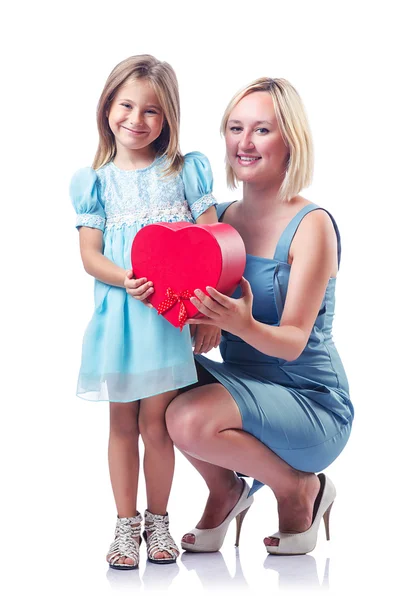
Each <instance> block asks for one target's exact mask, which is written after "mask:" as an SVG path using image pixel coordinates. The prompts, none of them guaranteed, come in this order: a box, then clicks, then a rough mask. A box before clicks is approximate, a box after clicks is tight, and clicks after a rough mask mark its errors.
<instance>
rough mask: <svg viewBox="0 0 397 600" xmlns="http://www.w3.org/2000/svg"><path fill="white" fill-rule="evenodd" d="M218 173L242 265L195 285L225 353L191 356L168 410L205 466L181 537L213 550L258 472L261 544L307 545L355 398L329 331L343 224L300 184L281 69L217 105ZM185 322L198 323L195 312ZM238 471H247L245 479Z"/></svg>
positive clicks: (307, 142)
mask: <svg viewBox="0 0 397 600" xmlns="http://www.w3.org/2000/svg"><path fill="white" fill-rule="evenodd" d="M222 132H223V134H224V136H225V140H226V157H227V177H228V182H229V184H230V185H231V186H232V187H233V186H234V185H235V184H236V181H241V182H242V184H243V198H242V200H240V201H235V202H228V203H226V204H221V205H219V207H218V217H219V219H220V220H222V221H223V222H224V223H229V224H230V225H232V226H233V227H235V228H236V229H237V231H238V232H239V233H240V235H241V236H242V238H243V240H244V242H245V246H246V250H247V265H246V270H245V273H244V278H243V279H242V281H241V289H240V290H239V291H237V292H236V294H235V295H234V297H233V298H227V297H226V296H224V295H222V294H220V293H219V292H217V291H216V290H214V289H213V288H207V291H208V292H209V294H210V296H209V297H207V296H206V295H204V294H203V292H202V290H196V291H195V298H192V302H193V304H195V306H196V307H197V308H198V309H199V310H200V311H201V312H202V313H203V314H204V315H205V318H204V319H203V321H200V323H202V322H204V323H207V324H212V325H216V326H218V327H220V328H221V329H222V333H223V337H222V341H221V345H220V348H221V354H222V357H223V362H221V363H219V362H214V361H211V360H209V359H208V358H206V357H201V356H199V357H197V361H198V363H199V366H200V370H199V384H198V386H193V388H191V389H189V390H187V391H185V392H184V393H182V394H180V395H179V396H178V397H177V398H176V399H175V400H174V401H173V402H172V404H171V405H170V406H169V408H168V410H167V414H166V417H167V427H168V431H169V433H170V435H171V438H172V439H173V441H174V443H175V445H176V446H177V447H178V448H179V449H180V450H181V451H182V452H183V453H184V454H185V455H186V457H187V458H188V460H189V461H190V462H191V463H192V464H193V466H194V467H195V468H196V469H197V470H198V471H199V472H200V473H201V475H202V476H203V478H204V480H205V482H206V484H207V486H208V488H209V498H208V502H207V505H206V507H205V510H204V514H203V516H202V517H201V520H200V521H199V523H198V524H197V526H196V527H195V528H194V529H193V530H192V531H190V532H189V533H188V534H186V535H185V536H184V537H183V540H182V547H183V548H184V549H186V550H190V551H193V552H209V551H216V550H219V548H220V547H221V545H222V543H223V539H224V537H225V534H226V531H227V528H228V525H229V523H230V522H231V520H233V519H234V518H236V521H237V540H236V544H237V545H238V540H239V534H240V528H241V523H242V521H243V518H244V517H245V515H246V513H247V511H248V509H249V507H250V505H251V504H252V501H253V496H252V494H253V492H254V491H255V490H256V489H258V488H259V487H260V486H261V485H262V484H266V485H268V486H269V487H270V488H271V489H272V490H273V492H274V494H275V496H276V499H277V503H278V514H279V531H278V532H277V533H276V534H274V535H272V536H269V537H266V538H265V540H264V541H265V545H266V548H267V551H268V552H269V553H271V554H305V553H306V552H310V551H312V550H313V548H314V547H315V545H316V539H317V531H318V527H319V524H320V521H321V518H324V522H325V525H326V531H327V535H328V536H329V515H330V510H331V506H332V503H333V501H334V499H335V495H336V492H335V488H334V486H333V484H332V482H331V481H330V479H329V478H328V477H327V476H326V475H324V474H323V473H320V474H319V475H318V476H317V475H316V473H317V472H319V471H322V470H323V469H325V468H326V467H328V465H329V464H330V463H331V462H332V461H333V460H335V458H336V457H337V456H338V455H339V454H340V452H341V451H342V449H343V448H344V446H345V444H346V442H347V440H348V438H349V435H350V431H351V425H352V420H353V407H352V404H351V402H350V398H349V389H348V382H347V379H346V375H345V371H344V369H343V366H342V363H341V361H340V358H339V356H338V353H337V351H336V348H335V345H334V342H333V339H332V333H331V330H332V320H333V314H334V298H335V281H336V279H335V278H336V275H337V271H338V267H339V260H340V237H339V232H338V228H337V226H336V223H335V221H334V219H333V218H332V217H331V215H330V214H329V213H328V212H327V211H326V210H324V209H320V207H319V206H317V205H315V204H313V203H312V202H310V201H308V200H306V199H305V198H304V197H302V196H301V195H300V191H301V190H302V189H303V188H305V187H307V186H308V185H309V183H310V180H311V174H312V142H311V136H310V132H309V127H308V123H307V120H306V116H305V111H304V108H303V105H302V102H301V99H300V97H299V96H298V94H297V92H296V90H295V89H294V88H293V86H292V85H291V84H290V83H289V82H288V81H286V80H284V79H269V78H262V79H258V80H257V81H255V82H253V83H252V84H251V85H249V86H247V87H246V88H245V89H243V90H242V91H241V92H239V93H238V94H236V96H235V97H234V98H233V99H232V101H231V102H230V104H229V106H228V107H227V109H226V112H225V115H224V118H223V121H222ZM191 323H197V321H196V320H192V321H191ZM235 472H237V473H244V474H245V475H248V476H251V477H253V478H254V480H255V481H254V485H253V487H252V489H251V490H249V488H248V485H247V484H246V483H245V482H244V481H243V480H241V479H240V478H239V477H237V475H236V474H235Z"/></svg>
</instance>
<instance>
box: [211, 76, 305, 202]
mask: <svg viewBox="0 0 397 600" xmlns="http://www.w3.org/2000/svg"><path fill="white" fill-rule="evenodd" d="M254 92H268V93H269V94H270V96H271V97H272V99H273V104H274V111H275V113H276V117H277V122H278V125H279V128H280V132H281V135H282V137H283V140H284V142H285V144H286V145H287V147H288V150H289V156H288V162H287V165H286V170H285V175H284V180H283V183H282V184H281V187H280V190H279V198H280V199H281V200H287V201H288V200H291V198H293V197H294V196H296V195H297V194H299V192H300V191H301V190H302V189H303V188H306V187H308V186H309V185H310V183H311V180H312V175H313V142H312V137H311V133H310V128H309V123H308V120H307V116H306V112H305V108H304V106H303V102H302V100H301V98H300V96H299V94H298V92H297V91H296V89H295V88H294V87H293V86H292V85H291V84H290V83H289V81H287V80H286V79H270V78H269V77H261V78H260V79H256V80H255V81H253V82H252V83H250V85H248V86H247V87H245V88H244V89H242V90H240V91H239V92H237V94H236V95H235V96H233V98H232V99H231V101H230V102H229V104H228V106H227V108H226V110H225V113H224V115H223V118H222V124H221V133H222V134H223V135H225V134H226V128H227V122H228V120H229V117H230V113H231V112H232V110H233V109H234V107H235V106H236V104H238V102H240V100H242V99H243V98H245V96H248V95H249V94H253V93H254ZM226 176H227V184H228V187H230V188H232V189H233V188H236V187H237V181H238V180H237V177H236V175H235V173H234V171H233V169H232V167H231V166H230V164H229V162H228V161H227V160H226Z"/></svg>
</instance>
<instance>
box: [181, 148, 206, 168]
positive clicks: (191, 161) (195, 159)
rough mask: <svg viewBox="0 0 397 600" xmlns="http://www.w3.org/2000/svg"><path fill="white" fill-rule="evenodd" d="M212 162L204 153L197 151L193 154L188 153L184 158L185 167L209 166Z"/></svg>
mask: <svg viewBox="0 0 397 600" xmlns="http://www.w3.org/2000/svg"><path fill="white" fill-rule="evenodd" d="M209 164H210V161H209V160H208V158H207V157H206V156H205V154H203V153H202V152H198V151H197V150H195V151H193V152H188V153H187V154H185V155H184V157H183V166H184V167H185V166H186V165H187V166H198V167H200V166H207V165H208V166H209Z"/></svg>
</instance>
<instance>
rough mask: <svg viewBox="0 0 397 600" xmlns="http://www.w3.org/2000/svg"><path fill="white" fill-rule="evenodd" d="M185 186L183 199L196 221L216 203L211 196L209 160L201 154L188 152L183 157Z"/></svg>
mask: <svg viewBox="0 0 397 600" xmlns="http://www.w3.org/2000/svg"><path fill="white" fill-rule="evenodd" d="M182 180H183V185H184V186H185V198H186V200H187V202H188V204H189V207H190V210H191V213H192V215H193V218H194V219H197V217H199V216H200V215H202V214H203V212H205V211H206V210H207V208H209V207H210V206H215V205H216V204H217V201H216V200H215V198H214V196H213V195H212V186H213V177H212V171H211V165H210V163H209V160H208V158H207V157H206V156H204V154H201V152H189V154H186V155H185V162H184V165H183V169H182Z"/></svg>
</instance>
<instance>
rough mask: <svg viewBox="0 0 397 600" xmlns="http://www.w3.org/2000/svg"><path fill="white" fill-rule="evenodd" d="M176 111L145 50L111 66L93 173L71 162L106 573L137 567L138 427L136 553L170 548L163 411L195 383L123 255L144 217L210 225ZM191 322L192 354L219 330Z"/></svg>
mask: <svg viewBox="0 0 397 600" xmlns="http://www.w3.org/2000/svg"><path fill="white" fill-rule="evenodd" d="M179 113H180V109H179V93H178V85H177V80H176V76H175V73H174V71H173V69H172V68H171V67H170V65H169V64H167V63H165V62H160V61H158V60H156V59H155V58H154V57H153V56H149V55H142V56H134V57H131V58H127V59H126V60H124V61H122V62H121V63H120V64H118V65H117V66H116V67H115V68H114V69H113V71H112V72H111V74H110V75H109V78H108V80H107V82H106V84H105V87H104V90H103V92H102V95H101V97H100V100H99V104H98V110H97V123H98V130H99V146H98V150H97V153H96V156H95V159H94V164H93V168H92V169H91V168H85V169H81V170H80V171H78V172H77V173H76V174H75V175H74V177H73V179H72V182H71V197H72V201H73V204H74V207H75V209H76V212H77V227H78V229H79V235H80V249H81V257H82V261H83V264H84V268H85V270H86V271H87V272H88V273H89V274H90V275H92V276H93V277H95V312H94V316H93V318H92V320H91V322H90V323H89V325H88V328H87V330H86V333H85V336H84V342H83V353H82V364H81V369H80V374H79V380H78V387H77V395H78V396H80V397H81V398H85V399H87V400H108V401H110V437H109V469H110V478H111V482H112V488H113V493H114V497H115V501H116V506H117V513H118V519H117V525H116V532H115V539H114V541H113V543H112V544H111V546H110V550H109V553H108V555H107V560H108V562H109V564H110V566H111V567H113V568H117V569H134V568H137V567H138V562H139V545H140V542H141V538H140V528H141V521H142V517H141V515H140V513H139V512H137V509H136V499H137V487H138V471H139V455H138V437H139V434H141V435H142V439H143V442H144V446H145V456H144V473H145V480H146V493H147V503H148V504H147V505H148V509H147V510H146V512H145V525H144V527H145V531H144V533H143V536H144V538H145V540H146V542H147V552H148V559H149V560H150V561H151V562H155V563H170V562H175V561H176V558H177V556H178V554H179V551H178V548H177V546H176V544H175V542H174V540H173V539H172V537H171V535H170V533H169V529H168V526H169V521H168V514H167V503H168V498H169V494H170V488H171V482H172V477H173V471H174V451H173V445H172V442H171V440H170V438H169V436H168V433H167V429H166V426H165V410H166V408H167V406H168V404H169V403H170V402H171V400H172V399H173V398H174V397H175V395H176V393H177V392H176V390H178V389H179V388H183V387H185V386H187V385H189V384H192V383H194V382H196V381H197V376H196V369H195V366H194V360H193V353H192V343H191V338H190V332H189V329H188V328H187V327H185V328H184V329H183V331H182V332H180V331H179V329H177V328H175V327H173V326H172V325H171V324H170V323H168V322H167V321H166V320H165V319H164V318H163V317H162V316H159V315H158V314H157V312H156V311H155V310H153V309H152V308H151V307H150V305H148V297H149V296H150V294H151V293H153V289H154V288H153V283H152V282H151V281H146V279H144V278H141V279H139V280H135V279H134V278H133V273H132V270H131V258H130V251H131V244H132V240H133V238H134V236H135V234H136V233H137V231H138V230H139V229H141V228H142V227H143V226H144V225H147V224H148V223H155V222H158V221H167V222H170V221H188V222H193V221H196V222H197V223H202V224H203V223H214V222H216V220H217V218H216V212H215V208H214V205H215V204H216V201H215V199H214V197H213V196H212V173H211V167H210V165H209V163H208V160H207V159H206V157H205V156H203V155H202V154H200V153H198V152H192V153H191V154H187V155H186V156H185V157H183V156H182V155H181V153H180V150H179V140H178V134H179ZM142 284H144V287H143V288H142ZM137 287H139V289H140V296H137V295H136V293H135V289H136V288H137ZM142 292H143V293H142ZM131 296H132V297H131ZM134 296H135V298H134ZM137 299H139V300H142V302H139V301H137ZM200 328H201V331H200V333H197V332H196V347H195V351H196V352H199V351H200V348H198V342H197V339H198V338H200V340H202V342H203V343H202V346H201V351H204V352H206V351H208V350H209V349H211V348H213V347H214V346H217V345H218V343H219V337H220V335H219V329H218V328H215V327H212V326H211V327H210V328H208V326H204V327H201V326H200Z"/></svg>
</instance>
